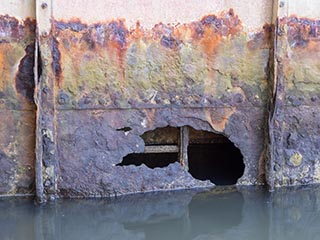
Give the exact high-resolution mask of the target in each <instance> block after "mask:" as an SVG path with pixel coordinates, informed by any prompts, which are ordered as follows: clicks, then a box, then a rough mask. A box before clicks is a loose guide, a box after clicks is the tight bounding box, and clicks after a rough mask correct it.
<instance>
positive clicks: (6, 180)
mask: <svg viewBox="0 0 320 240" xmlns="http://www.w3.org/2000/svg"><path fill="white" fill-rule="evenodd" d="M0 6H1V7H0V119H1V122H0V195H19V194H33V193H34V163H35V161H34V160H35V134H34V133H35V114H36V111H35V110H36V108H35V105H34V101H33V93H34V85H35V84H34V73H33V67H34V53H35V27H36V24H35V14H34V2H33V1H32V0H30V1H29V0H28V1H27V0H24V1H23V0H14V1H2V2H1V3H0Z"/></svg>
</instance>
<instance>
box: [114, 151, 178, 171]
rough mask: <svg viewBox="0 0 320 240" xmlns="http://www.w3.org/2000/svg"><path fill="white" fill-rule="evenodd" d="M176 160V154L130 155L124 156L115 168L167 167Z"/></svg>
mask: <svg viewBox="0 0 320 240" xmlns="http://www.w3.org/2000/svg"><path fill="white" fill-rule="evenodd" d="M177 160H178V154H177V153H132V154H129V155H127V156H125V157H124V158H123V160H122V162H121V163H119V164H117V166H128V165H135V166H140V165H141V164H145V165H146V166H147V167H149V168H157V167H160V168H161V167H167V166H168V165H169V164H171V163H174V162H176V161H177Z"/></svg>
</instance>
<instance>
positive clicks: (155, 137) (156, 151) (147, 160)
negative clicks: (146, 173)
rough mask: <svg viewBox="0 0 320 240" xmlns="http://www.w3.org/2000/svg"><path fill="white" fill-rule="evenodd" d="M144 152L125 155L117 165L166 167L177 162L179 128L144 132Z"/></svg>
mask: <svg viewBox="0 0 320 240" xmlns="http://www.w3.org/2000/svg"><path fill="white" fill-rule="evenodd" d="M141 137H142V139H143V140H144V142H145V151H144V153H133V154H129V155H127V156H125V157H124V158H123V160H122V162H121V163H119V164H117V166H127V165H136V166H139V165H141V164H145V165H146V166H147V167H149V168H157V167H166V166H168V165H169V164H171V163H174V162H177V161H178V157H179V147H178V141H179V129H178V128H174V127H165V128H157V129H155V130H153V131H148V132H145V133H144V134H143V135H142V136H141Z"/></svg>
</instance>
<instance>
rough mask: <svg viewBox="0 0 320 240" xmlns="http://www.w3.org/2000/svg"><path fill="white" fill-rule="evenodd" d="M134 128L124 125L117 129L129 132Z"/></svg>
mask: <svg viewBox="0 0 320 240" xmlns="http://www.w3.org/2000/svg"><path fill="white" fill-rule="evenodd" d="M131 130H132V128H131V127H123V128H118V129H117V131H122V132H129V131H131Z"/></svg>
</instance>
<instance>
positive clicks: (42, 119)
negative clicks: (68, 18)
mask: <svg viewBox="0 0 320 240" xmlns="http://www.w3.org/2000/svg"><path fill="white" fill-rule="evenodd" d="M51 16H52V0H42V1H40V0H36V17H37V42H38V46H37V49H38V50H39V51H38V52H39V57H40V59H41V62H42V64H43V66H44V67H43V68H42V73H41V74H42V75H41V76H37V75H38V73H37V74H36V76H37V77H38V78H39V79H36V88H35V102H36V105H37V130H36V136H37V139H36V197H37V199H38V201H40V202H43V201H45V200H46V198H47V197H48V196H46V194H48V195H50V197H53V198H54V196H55V192H56V188H57V187H56V174H55V171H56V162H55V104H54V99H55V97H54V96H55V93H54V81H53V79H54V75H53V73H52V68H51V67H49V66H51V63H52V53H51V52H52V51H51V42H52V37H51ZM36 59H37V57H36ZM37 64H38V63H37ZM36 66H37V65H36Z"/></svg>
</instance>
